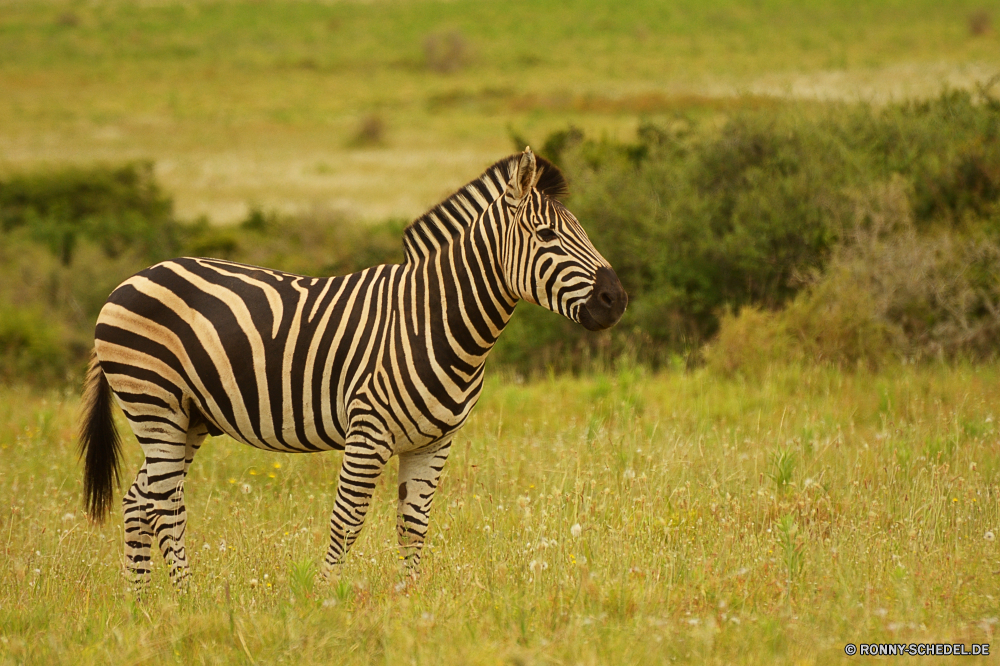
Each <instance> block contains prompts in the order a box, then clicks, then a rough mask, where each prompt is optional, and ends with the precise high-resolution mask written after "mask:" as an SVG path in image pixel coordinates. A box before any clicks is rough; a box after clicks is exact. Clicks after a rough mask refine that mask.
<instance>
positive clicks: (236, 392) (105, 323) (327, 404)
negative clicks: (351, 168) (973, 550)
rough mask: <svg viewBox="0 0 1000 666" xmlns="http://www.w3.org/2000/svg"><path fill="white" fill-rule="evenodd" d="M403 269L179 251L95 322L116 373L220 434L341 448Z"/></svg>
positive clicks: (119, 292)
mask: <svg viewBox="0 0 1000 666" xmlns="http://www.w3.org/2000/svg"><path fill="white" fill-rule="evenodd" d="M400 268H401V267H400V266H396V265H387V266H375V267H373V268H369V269H366V270H364V271H361V272H359V273H353V274H351V275H347V276H342V277H332V278H314V277H306V276H301V275H293V274H290V273H283V272H280V271H275V270H270V269H264V268H258V267H255V266H246V265H243V264H236V263H233V262H227V261H221V260H216V259H194V258H182V259H175V260H171V261H165V262H162V263H160V264H157V265H155V266H152V267H150V268H148V269H146V270H144V271H142V272H140V273H138V274H136V275H134V276H133V277H131V278H129V279H128V280H126V281H125V282H124V283H122V284H121V285H120V286H119V287H118V288H117V289H116V290H115V291H114V292H113V293H112V294H111V296H110V298H109V299H108V302H107V304H106V305H105V306H104V308H103V309H102V311H101V314H100V316H99V317H98V321H97V330H96V348H97V355H98V358H99V359H100V362H101V365H102V367H103V368H104V370H105V372H106V373H107V374H108V380H109V382H110V383H111V385H112V387H113V388H114V389H115V393H116V394H117V395H118V397H119V401H120V402H121V403H122V407H123V408H124V409H125V412H126V414H129V413H130V409H129V402H130V400H133V399H134V400H139V401H143V402H146V403H148V402H149V401H150V400H156V401H162V402H163V403H164V404H165V405H166V406H168V407H169V408H170V409H171V410H172V411H173V412H174V413H175V414H176V415H177V419H178V420H182V419H191V418H195V419H199V418H201V419H204V420H205V421H206V425H207V426H208V428H209V430H210V431H212V432H225V433H226V434H228V435H230V436H232V437H234V438H235V439H238V440H240V441H243V442H245V443H247V444H251V445H254V446H258V447H261V448H268V449H276V450H284V451H303V452H305V451H319V450H328V449H340V448H343V446H344V438H345V435H346V427H347V423H346V412H345V409H346V406H345V397H346V396H350V395H351V394H352V393H353V392H354V390H355V389H356V388H357V384H358V382H359V381H364V378H365V377H366V376H367V375H369V374H370V372H371V366H372V364H373V363H374V359H375V358H376V357H377V356H378V350H379V349H380V348H381V346H382V344H383V342H384V339H385V329H386V322H387V320H388V318H389V310H390V309H391V307H392V302H391V299H390V296H389V294H391V293H392V291H393V290H392V284H393V283H394V282H395V281H396V280H397V279H398V275H397V274H398V272H399V269H400Z"/></svg>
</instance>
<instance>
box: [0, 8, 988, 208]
mask: <svg viewBox="0 0 1000 666" xmlns="http://www.w3.org/2000/svg"><path fill="white" fill-rule="evenodd" d="M982 4H983V3H982V2H980V0H962V1H957V2H947V3H941V2H933V1H931V0H917V1H914V2H905V3H904V2H898V1H896V0H878V1H877V2H871V3H866V4H865V5H864V6H863V7H859V6H857V5H856V3H848V2H843V1H842V0H819V1H817V2H791V1H789V0H765V1H763V2H759V3H754V4H753V5H752V6H750V5H747V4H746V3H738V2H733V1H732V0H713V1H711V2H694V1H693V0H684V1H682V2H675V3H670V5H669V6H666V5H663V3H660V2H654V0H640V1H637V2H633V3H629V4H628V5H627V6H622V5H621V4H620V3H609V2H598V1H596V0H580V1H577V2H573V3H563V2H555V1H546V2H528V1H527V0H512V1H511V2H505V3H503V5H502V6H501V5H497V4H492V3H481V2H473V1H472V0H463V1H460V2H437V1H433V0H414V1H408V2H374V3H353V2H343V3H332V4H331V3H318V2H317V3H313V2H291V1H285V2H255V1H251V0H229V1H215V2H209V1H204V0H199V1H194V2H182V1H180V0H176V1H174V0H167V1H166V2H155V3H133V2H125V1H122V0H116V1H112V2H104V3H83V2H79V1H78V0H27V1H18V2H14V1H12V0H3V1H0V91H2V94H0V153H2V158H0V172H2V171H10V170H14V169H19V168H23V167H25V166H28V165H37V164H40V163H54V162H63V161H67V160H69V161H77V162H81V161H82V162H90V161H94V160H111V161H116V160H121V159H135V158H144V159H152V160H154V161H156V163H157V164H158V175H159V176H160V178H161V179H162V181H163V182H164V184H165V185H166V187H167V189H168V190H169V191H171V192H174V193H176V196H177V203H178V209H179V211H180V212H181V214H182V216H184V217H192V216H195V215H198V214H208V215H210V216H211V217H212V219H214V220H218V221H230V220H235V219H238V218H239V217H241V216H242V215H243V214H244V213H245V211H246V206H247V205H248V204H252V203H258V204H262V205H265V206H267V207H276V208H281V209H285V210H289V209H296V208H299V209H300V208H303V207H304V208H308V207H310V206H319V207H333V208H337V209H344V210H347V211H349V212H353V213H355V214H357V215H360V216H361V217H365V218H369V219H380V218H384V217H388V216H393V215H401V216H404V217H412V216H414V215H416V214H419V213H420V212H423V210H425V209H426V208H427V207H428V206H429V205H431V204H433V203H434V202H435V201H436V200H437V199H439V198H440V197H441V196H443V195H445V194H447V193H449V192H450V191H452V190H453V189H454V188H455V187H456V186H458V185H460V184H461V183H463V182H465V181H467V180H468V179H470V178H472V177H474V176H475V175H477V174H478V173H479V172H480V171H481V169H482V168H483V167H484V166H485V165H487V164H489V163H491V162H492V161H494V160H495V159H497V157H498V156H500V155H502V154H505V153H507V152H508V151H509V150H510V149H511V146H510V140H509V136H508V134H509V133H508V126H511V125H512V126H514V127H515V128H516V129H518V130H519V131H520V132H521V133H522V134H525V135H527V136H528V137H529V138H531V139H532V140H533V141H541V140H542V137H544V136H545V135H546V134H547V133H548V132H550V131H552V130H554V129H561V128H564V127H566V126H567V125H568V124H570V123H572V124H575V125H577V126H580V127H582V128H583V129H584V130H586V131H587V132H588V134H589V135H600V134H601V133H607V134H609V135H611V136H618V137H619V138H627V137H630V136H631V133H632V130H633V129H634V127H635V125H636V122H637V120H638V119H639V118H652V119H657V118H669V117H672V116H673V115H674V114H675V113H677V112H678V110H682V111H686V110H690V109H696V110H697V109H700V111H696V112H697V113H703V114H707V115H709V116H712V115H713V114H716V113H717V112H718V102H717V100H718V99H719V98H732V97H733V96H736V95H739V94H740V93H750V94H751V97H750V98H749V103H757V102H756V101H755V100H757V99H758V97H754V96H753V95H756V96H761V95H764V96H779V97H780V96H787V95H791V96H805V97H818V98H821V99H825V98H830V97H834V98H843V97H855V96H861V97H864V98H872V99H876V100H882V99H886V98H887V97H896V98H899V97H905V96H909V95H917V96H919V95H926V94H936V93H937V92H938V91H939V89H940V87H941V85H942V84H943V83H945V82H950V83H952V84H954V85H966V86H967V85H971V84H972V82H974V81H975V80H981V79H986V78H989V77H990V76H991V75H992V74H994V73H995V72H996V71H997V68H998V66H1000V60H998V58H997V53H998V52H1000V50H998V48H997V47H998V41H1000V36H998V35H1000V31H997V30H991V29H989V25H990V20H993V21H997V20H1000V17H991V16H990V15H989V13H986V14H983V10H982V9H981V7H982ZM977 12H978V13H979V14H977ZM973 15H984V16H985V17H986V18H985V23H983V25H985V26H987V27H986V29H985V30H978V31H977V30H974V29H973V28H972V27H971V24H970V20H971V19H972V17H973ZM980 23H982V20H980ZM440 53H446V54H452V56H453V57H452V56H448V58H450V59H449V60H448V62H451V60H454V61H456V62H457V63H458V65H457V66H454V67H451V66H448V62H442V63H437V60H438V59H440V58H441V56H440ZM373 116H375V117H378V118H379V119H381V121H382V122H383V124H384V129H383V131H382V133H383V135H384V136H383V139H382V140H381V141H380V142H378V144H377V145H374V146H373V145H367V144H364V143H363V142H360V143H359V142H357V141H355V140H354V139H355V137H356V135H357V132H358V127H359V125H361V124H363V122H364V120H365V119H366V118H370V117H373Z"/></svg>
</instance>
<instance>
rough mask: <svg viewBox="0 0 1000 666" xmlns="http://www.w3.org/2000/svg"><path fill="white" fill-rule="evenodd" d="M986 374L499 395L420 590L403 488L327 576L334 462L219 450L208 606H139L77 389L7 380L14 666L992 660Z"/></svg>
mask: <svg viewBox="0 0 1000 666" xmlns="http://www.w3.org/2000/svg"><path fill="white" fill-rule="evenodd" d="M998 381H1000V372H998V370H997V369H996V368H995V367H980V368H965V367H960V368H957V369H956V368H952V369H948V368H945V367H926V368H923V369H914V368H913V367H902V368H895V369H893V370H892V371H891V372H888V371H887V372H886V373H885V374H877V375H872V374H866V373H859V374H842V373H838V372H835V371H832V370H822V369H810V370H801V369H796V368H786V369H779V370H774V371H772V372H771V373H769V374H768V375H767V376H765V377H764V378H762V379H759V380H753V381H748V380H741V379H732V380H727V379H720V378H717V377H714V376H712V375H710V374H708V373H707V372H706V371H698V372H694V373H690V374H679V373H676V374H673V373H668V374H662V375H648V374H645V373H643V372H641V371H621V372H619V373H617V374H607V375H599V376H595V377H592V378H587V379H571V378H553V379H549V380H548V381H540V382H538V383H530V384H519V383H517V382H515V381H501V380H497V379H494V380H492V381H491V383H490V386H489V387H488V389H487V391H486V392H485V397H484V399H483V402H482V404H481V405H480V407H479V408H478V411H477V412H476V413H475V414H474V415H473V418H472V420H471V421H470V423H469V425H468V427H467V428H466V429H465V430H464V431H463V432H462V433H461V435H460V436H459V438H458V445H457V446H456V447H455V449H454V453H453V454H452V459H451V460H450V461H449V464H448V467H447V468H446V472H445V476H444V480H443V483H442V487H441V490H440V492H439V495H438V499H437V502H436V504H435V510H434V513H433V518H432V524H431V532H430V538H429V544H430V546H429V548H430V550H429V552H428V554H427V555H426V556H425V574H424V576H423V578H422V579H421V580H420V581H419V582H418V583H417V584H415V585H410V586H409V587H406V586H403V585H401V577H400V573H399V569H398V562H397V559H396V553H395V550H394V548H393V527H394V507H395V496H394V495H395V484H394V483H393V481H392V479H393V478H394V476H393V475H394V471H390V472H389V477H388V478H387V479H386V482H385V483H384V484H383V485H382V486H381V487H380V488H379V490H378V493H377V496H376V497H377V499H376V502H375V504H374V506H373V510H372V513H371V515H370V518H369V522H368V526H367V527H366V532H365V533H364V534H363V535H362V536H361V538H360V539H359V541H358V544H357V546H356V548H355V550H354V551H353V552H352V554H351V556H350V558H349V560H348V563H347V564H346V565H345V566H344V568H343V571H342V573H341V576H340V578H339V579H338V580H336V581H334V582H332V583H325V582H321V581H319V580H318V579H317V578H316V576H315V563H317V562H318V561H319V560H320V557H321V556H322V554H323V552H324V549H325V547H326V538H327V530H326V524H327V520H328V515H329V514H328V512H329V510H330V509H331V507H332V502H333V495H334V488H335V486H334V483H335V477H336V471H337V468H338V465H339V456H338V455H336V454H329V455H316V456H308V457H307V456H288V455H275V454H267V453H264V452H260V451H257V450H252V449H249V448H247V447H242V446H239V445H237V444H234V443H233V442H231V441H225V440H223V439H221V438H218V439H215V440H211V441H209V442H208V443H207V445H206V446H205V447H204V448H203V449H202V451H201V453H200V454H199V456H198V457H197V458H196V459H195V462H194V464H193V466H192V469H191V473H190V476H189V479H188V484H187V503H188V508H189V515H190V523H189V530H188V549H189V552H190V553H192V566H193V580H194V583H193V587H192V590H191V592H190V594H188V595H186V596H178V595H176V594H175V593H174V592H173V591H171V590H170V589H169V586H168V583H167V581H166V576H165V573H164V571H163V565H162V560H161V558H159V557H157V558H156V559H155V560H154V563H155V566H156V568H155V569H154V584H153V589H152V592H151V596H150V597H149V598H148V599H147V600H145V601H144V602H142V603H136V602H135V601H134V599H133V598H132V596H131V595H130V593H129V592H127V591H126V586H125V583H124V581H123V580H122V577H121V570H122V565H121V557H122V546H121V540H122V537H121V527H120V522H119V521H120V512H118V514H117V515H116V516H114V517H113V519H112V521H111V523H110V524H108V525H106V526H104V527H103V528H95V527H93V526H90V525H88V524H87V522H86V521H85V520H84V518H83V516H82V513H81V501H80V499H81V498H80V488H81V483H80V477H81V471H80V468H79V465H78V464H77V462H76V459H75V452H74V441H73V440H74V438H73V434H72V429H73V420H74V414H75V412H76V409H77V406H78V404H77V397H76V395H75V394H74V393H72V392H67V393H63V394H56V393H52V394H47V395H41V394H38V393H32V392H28V391H20V390H17V389H13V388H5V389H2V390H0V391H2V392H0V506H2V507H3V511H2V513H0V548H2V555H0V562H3V565H0V663H38V664H42V663H44V664H59V663H67V664H69V663H72V664H90V663H93V664H106V663H116V664H131V663H145V662H152V663H258V664H260V663H296V664H311V663H357V664H367V663H388V664H399V663H412V664H439V663H468V664H502V663H513V664H536V663H538V664H645V663H665V662H668V661H678V662H686V663H789V664H792V663H794V664H824V663H834V662H840V661H842V660H845V659H848V658H847V657H845V656H844V645H845V644H846V643H849V642H850V643H859V642H896V643H920V642H964V643H966V644H969V643H972V642H991V641H992V640H993V637H994V633H995V631H996V630H997V622H998V620H997V618H998V616H1000V608H998V605H1000V600H998V592H997V585H996V580H997V575H998V570H1000V552H998V547H1000V544H998V543H997V542H996V541H995V540H994V538H993V535H994V534H995V533H996V532H998V531H1000V514H998V510H1000V455H998V453H1000V437H998V435H1000V433H998V428H997V423H996V422H995V419H996V417H997V416H998V415H1000V394H998V393H997V391H996V385H997V382H998ZM127 452H128V458H129V463H128V466H127V468H128V470H129V474H132V473H134V470H135V469H137V467H138V463H139V458H140V454H139V450H138V447H136V446H135V445H134V442H132V441H130V442H129V443H128V444H127ZM574 525H579V526H580V527H579V529H574ZM993 647H994V651H996V650H997V649H998V646H997V645H996V644H995V643H994V646H993ZM854 659H855V660H861V661H864V659H863V658H859V657H855V658H854ZM895 659H898V660H899V663H909V662H914V663H928V662H926V661H923V660H920V659H919V658H910V657H905V658H899V657H896V658H895ZM851 661H853V660H851ZM894 663H897V662H894ZM972 663H975V661H973V662H972Z"/></svg>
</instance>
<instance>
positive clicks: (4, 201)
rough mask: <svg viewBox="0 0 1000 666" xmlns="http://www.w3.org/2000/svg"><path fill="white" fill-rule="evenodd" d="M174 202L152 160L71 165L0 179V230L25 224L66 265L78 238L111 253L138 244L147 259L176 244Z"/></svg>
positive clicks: (171, 250) (171, 249)
mask: <svg viewBox="0 0 1000 666" xmlns="http://www.w3.org/2000/svg"><path fill="white" fill-rule="evenodd" d="M172 208H173V204H172V201H171V199H170V198H169V197H167V196H165V195H164V194H163V193H162V192H161V190H160V188H159V186H158V185H157V183H156V180H155V178H154V175H153V166H152V164H150V163H132V164H125V165H122V166H116V167H108V166H96V167H91V168H82V167H69V168H65V169H59V170H56V171H41V172H37V173H30V174H21V175H15V176H13V177H11V178H9V179H8V180H6V181H3V182H0V232H3V233H9V232H10V231H12V230H15V229H18V228H21V227H25V228H28V229H29V230H30V231H31V233H32V235H33V237H34V238H35V239H36V240H38V241H40V242H42V243H44V244H45V245H47V246H48V247H49V248H50V249H51V250H52V252H53V253H54V254H56V255H57V256H58V257H59V258H60V260H61V261H62V263H63V264H64V265H66V266H68V265H70V264H71V263H72V261H73V255H74V251H75V249H76V247H77V245H78V243H79V242H80V241H81V240H82V239H87V240H90V241H93V242H96V243H99V244H100V246H101V247H102V248H103V249H104V251H105V253H106V254H107V255H108V256H109V257H116V256H118V255H120V254H121V253H123V252H125V251H126V250H128V249H131V248H134V247H139V248H141V250H142V251H143V252H144V253H145V254H146V255H147V256H148V257H150V258H151V259H158V258H165V257H168V256H171V255H172V254H173V253H174V252H175V251H176V250H177V249H178V247H179V242H178V239H177V232H178V230H179V229H178V225H177V223H176V222H174V220H173V218H172Z"/></svg>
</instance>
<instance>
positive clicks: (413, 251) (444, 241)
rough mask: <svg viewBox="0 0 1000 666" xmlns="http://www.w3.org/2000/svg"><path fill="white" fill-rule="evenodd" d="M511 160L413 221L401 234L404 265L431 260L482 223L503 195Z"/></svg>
mask: <svg viewBox="0 0 1000 666" xmlns="http://www.w3.org/2000/svg"><path fill="white" fill-rule="evenodd" d="M514 161H515V160H514V158H511V157H508V158H505V159H502V160H500V161H499V162H497V163H495V164H494V165H493V166H491V167H490V168H488V169H487V170H486V172H485V173H483V175H481V176H480V177H479V178H477V179H475V180H473V181H471V182H470V183H467V184H466V185H465V186H464V187H462V188H460V189H459V190H458V191H457V192H455V193H454V194H453V195H451V196H450V197H448V198H447V199H445V200H444V201H442V202H441V203H439V204H438V205H437V206H435V207H434V208H432V209H431V210H429V211H427V212H426V213H425V214H423V215H422V216H420V217H419V218H417V219H416V220H414V221H413V222H412V223H411V224H410V225H409V226H408V227H407V228H406V231H405V232H404V234H403V248H404V249H405V250H406V261H407V263H410V264H415V263H418V262H420V261H425V260H427V259H430V258H431V257H432V256H433V255H435V254H437V253H438V252H440V251H442V250H443V249H444V248H446V247H448V246H451V245H453V244H454V243H455V242H456V241H457V240H458V239H459V238H460V237H462V236H463V235H464V233H463V232H465V231H467V230H469V229H470V228H471V227H473V226H474V225H475V224H476V223H477V222H479V221H481V220H482V217H483V214H484V213H485V212H486V210H487V209H488V208H490V206H491V205H492V204H494V203H495V202H496V201H497V200H498V199H500V197H501V196H502V195H503V193H504V190H505V188H506V187H507V181H508V180H509V179H510V174H511V171H512V168H513V162H514Z"/></svg>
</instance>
